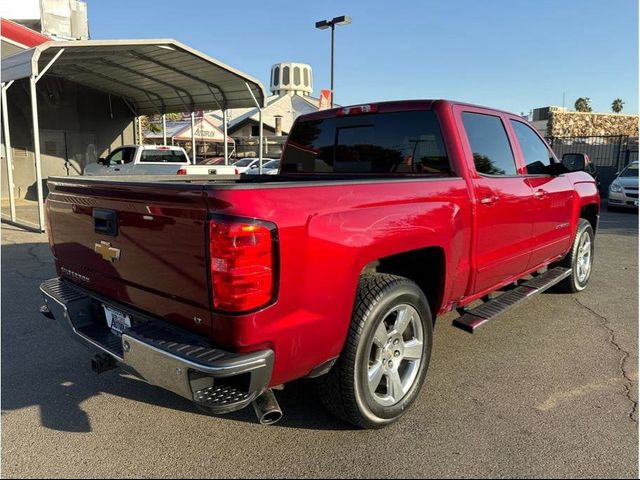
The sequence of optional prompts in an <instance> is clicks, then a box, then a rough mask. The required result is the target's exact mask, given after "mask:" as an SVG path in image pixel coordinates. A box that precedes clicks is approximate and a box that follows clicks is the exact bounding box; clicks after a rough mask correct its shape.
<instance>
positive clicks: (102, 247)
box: [93, 240, 120, 263]
mask: <svg viewBox="0 0 640 480" xmlns="http://www.w3.org/2000/svg"><path fill="white" fill-rule="evenodd" d="M93 250H94V251H95V252H96V253H99V254H100V256H101V257H102V259H103V260H106V261H107V262H111V263H113V262H115V261H116V260H120V249H119V248H114V247H112V246H111V244H110V243H109V242H105V241H104V240H103V241H101V242H100V243H96V246H95V247H94V248H93Z"/></svg>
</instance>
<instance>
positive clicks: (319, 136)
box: [281, 110, 450, 175]
mask: <svg viewBox="0 0 640 480" xmlns="http://www.w3.org/2000/svg"><path fill="white" fill-rule="evenodd" d="M281 171H282V173H334V174H335V173H338V174H386V175H388V174H391V175H406V174H436V175H448V174H449V173H450V167H449V159H448V157H447V154H446V151H445V147H444V142H443V140H442V134H441V133H440V125H439V124H438V119H437V118H436V116H435V114H434V113H433V111H431V110H418V111H407V112H389V113H373V114H371V113H370V114H362V115H351V116H349V115H347V116H343V117H333V118H326V119H319V120H307V121H304V120H303V121H299V122H297V123H296V124H295V126H294V127H293V129H292V131H291V133H290V135H289V140H288V143H287V148H286V149H285V152H284V155H283V157H282V169H281Z"/></svg>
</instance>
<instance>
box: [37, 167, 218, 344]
mask: <svg viewBox="0 0 640 480" xmlns="http://www.w3.org/2000/svg"><path fill="white" fill-rule="evenodd" d="M49 190H50V194H49V197H48V199H47V212H48V218H49V228H50V235H51V236H50V241H51V242H52V243H53V250H54V255H55V257H56V259H57V268H58V274H59V275H60V276H62V277H65V278H68V279H69V280H71V281H72V282H74V283H76V284H78V285H81V286H83V287H86V288H88V289H90V290H93V291H95V292H97V293H99V294H102V295H103V296H105V297H108V298H110V299H113V300H115V301H117V302H122V303H125V304H128V305H131V306H133V307H135V308H137V309H140V310H143V311H146V312H149V313H151V314H155V315H158V316H160V317H163V318H164V319H165V320H167V321H169V322H171V323H174V324H177V325H180V326H182V327H184V328H187V329H190V330H193V331H197V332H200V333H204V334H208V333H210V329H211V310H210V299H209V287H208V283H209V282H208V274H207V258H206V251H207V249H206V233H205V232H206V228H205V227H206V221H207V207H206V203H205V200H204V198H203V194H202V186H201V185H193V184H189V183H180V182H176V183H168V184H160V183H135V184H128V183H126V182H124V181H123V182H107V181H99V180H92V179H89V178H86V177H84V178H75V179H73V180H66V179H60V178H58V179H50V180H49ZM95 217H100V218H95ZM112 221H113V222H115V223H116V226H117V231H116V229H115V228H110V225H109V222H112ZM110 230H111V231H110Z"/></svg>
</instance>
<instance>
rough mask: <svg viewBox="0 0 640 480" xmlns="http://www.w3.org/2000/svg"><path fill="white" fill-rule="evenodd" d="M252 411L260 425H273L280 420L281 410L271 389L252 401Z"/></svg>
mask: <svg viewBox="0 0 640 480" xmlns="http://www.w3.org/2000/svg"><path fill="white" fill-rule="evenodd" d="M253 409H254V410H255V412H256V416H257V417H258V421H259V422H260V425H273V424H275V423H278V422H279V421H280V419H282V410H281V409H280V405H279V404H278V400H276V396H275V395H274V394H273V390H271V389H269V390H267V391H266V392H264V393H263V394H262V395H260V396H259V397H258V398H256V399H255V400H254V401H253Z"/></svg>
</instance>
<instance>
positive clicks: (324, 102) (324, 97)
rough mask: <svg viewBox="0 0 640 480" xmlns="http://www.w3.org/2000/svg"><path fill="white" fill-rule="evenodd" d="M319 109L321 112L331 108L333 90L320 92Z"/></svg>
mask: <svg viewBox="0 0 640 480" xmlns="http://www.w3.org/2000/svg"><path fill="white" fill-rule="evenodd" d="M318 108H319V109H320V110H326V109H327V108H331V90H321V91H320V102H319V105H318Z"/></svg>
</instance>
